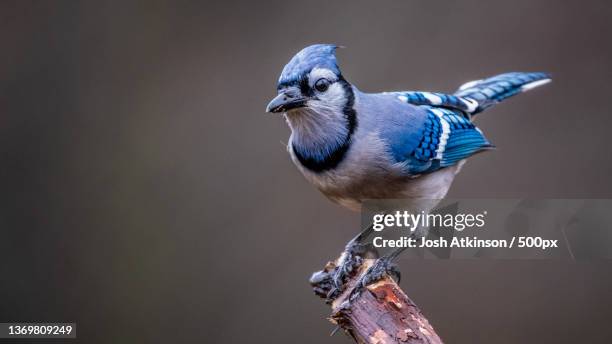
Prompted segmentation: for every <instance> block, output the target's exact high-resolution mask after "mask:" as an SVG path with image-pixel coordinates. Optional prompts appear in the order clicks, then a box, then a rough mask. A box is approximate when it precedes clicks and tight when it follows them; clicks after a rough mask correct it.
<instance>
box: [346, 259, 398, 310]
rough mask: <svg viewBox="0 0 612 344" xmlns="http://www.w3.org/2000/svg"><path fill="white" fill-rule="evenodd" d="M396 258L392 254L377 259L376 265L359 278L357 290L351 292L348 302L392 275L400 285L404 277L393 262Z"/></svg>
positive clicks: (356, 285)
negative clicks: (371, 285)
mask: <svg viewBox="0 0 612 344" xmlns="http://www.w3.org/2000/svg"><path fill="white" fill-rule="evenodd" d="M395 258H396V255H395V254H390V255H387V256H384V257H381V258H378V259H376V261H374V264H372V266H370V267H369V268H368V269H367V270H366V272H365V273H364V274H363V275H361V276H360V277H359V280H358V281H357V283H356V284H355V288H353V290H351V294H350V295H349V297H348V301H349V302H351V301H353V300H354V299H355V298H357V296H359V294H360V293H361V292H362V291H363V290H364V289H365V288H366V287H367V286H368V285H370V284H372V283H374V282H377V281H379V280H381V279H382V278H383V277H384V276H385V275H390V276H391V277H392V278H393V279H395V281H396V282H397V283H399V282H400V279H401V277H402V276H401V273H400V271H399V269H398V267H397V265H396V264H395V263H394V262H393V261H394V260H395Z"/></svg>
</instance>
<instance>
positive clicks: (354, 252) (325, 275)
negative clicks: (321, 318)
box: [310, 224, 374, 301]
mask: <svg viewBox="0 0 612 344" xmlns="http://www.w3.org/2000/svg"><path fill="white" fill-rule="evenodd" d="M373 230H374V227H373V224H371V225H370V226H368V227H367V228H366V229H364V230H363V231H362V232H361V233H359V234H358V235H357V236H355V237H354V238H353V239H351V240H350V241H349V242H348V244H346V247H345V248H344V251H343V252H342V255H341V256H340V258H339V259H338V262H337V264H336V265H335V266H334V268H333V269H331V271H327V270H323V271H318V272H315V273H314V274H313V275H312V277H310V284H311V285H312V287H313V289H314V291H315V293H316V294H317V295H319V296H322V297H325V298H326V299H327V301H332V300H333V299H335V298H336V297H337V296H338V294H340V292H341V291H342V290H343V287H344V284H345V282H346V280H347V279H348V278H349V277H350V275H351V274H353V273H355V272H356V271H357V270H358V269H359V267H360V266H361V264H362V263H363V257H364V256H365V255H366V253H368V252H369V251H371V247H370V245H368V244H365V243H364V242H363V241H364V240H365V239H366V238H367V237H368V236H369V235H370V234H371V233H372V231H373Z"/></svg>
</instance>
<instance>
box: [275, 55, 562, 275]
mask: <svg viewBox="0 0 612 344" xmlns="http://www.w3.org/2000/svg"><path fill="white" fill-rule="evenodd" d="M337 49H338V46H337V45H334V44H314V45H310V46H307V47H305V48H304V49H302V50H301V51H299V52H298V53H297V54H296V55H295V56H293V58H291V60H290V61H289V62H288V63H287V64H286V65H285V67H284V68H283V70H282V72H281V74H280V77H279V79H278V82H277V95H276V97H274V98H273V99H272V100H271V101H270V102H269V104H268V105H267V107H266V111H267V112H270V113H280V114H283V116H284V118H285V120H286V122H287V124H288V126H289V128H290V131H291V134H290V137H289V140H288V144H287V150H288V152H289V155H290V157H291V160H292V161H293V163H294V164H295V165H296V166H297V168H298V169H299V171H300V172H301V173H302V174H303V175H304V177H305V178H306V179H307V180H308V181H309V182H310V183H312V184H313V185H314V186H315V187H316V188H317V189H318V190H320V191H321V192H322V193H323V194H324V195H325V196H327V198H329V199H330V200H331V201H333V202H335V203H338V204H340V205H341V206H344V207H346V208H348V209H350V210H353V211H361V208H362V205H363V203H364V201H366V200H371V199H443V198H444V197H445V196H446V194H447V192H448V190H449V188H450V186H451V185H452V183H453V180H454V179H455V177H456V175H457V173H459V171H460V170H461V168H462V166H463V165H464V163H465V162H466V160H467V159H468V158H470V157H471V156H474V155H475V154H478V153H481V152H484V151H488V150H491V149H493V148H494V145H493V144H491V143H490V141H489V140H488V139H487V138H486V137H485V136H484V134H483V132H482V130H480V129H479V128H478V127H477V126H476V125H475V124H474V122H473V119H474V116H475V115H477V114H479V113H481V112H483V111H484V110H486V109H488V108H490V107H492V106H493V105H495V104H497V103H499V102H501V101H502V100H504V99H506V98H509V97H512V96H514V95H517V94H520V93H523V92H526V91H528V90H531V89H533V88H536V87H538V86H542V85H544V84H546V83H548V82H550V81H551V77H550V75H549V74H547V73H541V72H511V73H504V74H499V75H496V76H493V77H489V78H484V79H479V80H474V81H470V82H468V83H465V84H463V85H461V86H460V87H459V88H458V89H457V90H456V91H455V92H453V93H450V94H449V93H442V92H425V91H394V92H381V93H365V92H361V91H360V90H359V89H358V88H357V87H356V86H355V85H353V84H351V83H350V82H349V81H347V79H346V78H345V77H344V75H343V74H342V73H341V71H340V68H339V66H338V63H337V59H336V52H337ZM362 238H363V235H361V236H358V237H356V238H355V239H359V240H361V239H362ZM355 239H354V240H352V242H353V245H354V244H355V242H354V241H355ZM383 265H384V264H383ZM345 270H346V268H345ZM349 270H350V268H349ZM340 275H341V276H335V279H342V278H344V276H343V275H346V274H340ZM337 282H338V281H337Z"/></svg>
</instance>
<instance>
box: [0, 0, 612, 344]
mask: <svg viewBox="0 0 612 344" xmlns="http://www.w3.org/2000/svg"><path fill="white" fill-rule="evenodd" d="M611 16H612V4H611V3H610V2H609V1H604V0H601V1H594V0H592V1H591V0H589V1H585V0H582V1H575V0H572V1H563V2H560V1H553V0H548V1H529V0H517V1H460V2H440V1H437V2H431V1H376V2H374V1H371V2H367V1H358V2H355V1H292V2H290V1H269V2H265V3H263V2H258V1H250V2H249V1H244V2H234V1H224V2H219V3H216V4H214V3H210V2H204V1H193V2H186V1H178V2H171V1H168V2H163V1H148V2H140V3H132V2H130V3H128V2H112V1H109V2H105V1H97V2H93V1H92V2H89V1H82V2H81V1H25V0H23V1H2V2H1V3H0V47H1V53H0V80H1V83H0V141H1V142H0V151H1V165H2V167H1V168H0V176H1V179H0V180H1V182H0V183H1V184H0V186H1V189H0V190H2V196H1V207H0V226H1V229H2V232H1V233H2V236H1V239H0V252H1V253H0V273H1V276H2V283H1V285H0V321H2V322H8V321H74V322H77V323H78V337H79V339H78V340H77V341H78V342H83V343H109V342H110V343H145V342H148V343H155V342H158V343H159V342H169V343H187V342H189V343H192V342H206V343H237V342H248V343H264V342H265V343H349V342H350V341H349V340H348V339H347V338H346V337H344V336H343V335H341V334H338V335H336V336H335V337H328V334H329V332H330V331H331V329H332V326H331V325H330V324H329V323H328V322H327V321H326V320H325V317H326V316H327V315H328V311H329V310H328V308H327V307H326V306H325V305H324V304H323V303H322V302H321V301H320V300H319V299H317V298H316V297H315V296H314V295H313V294H312V293H311V291H310V289H309V286H308V284H307V283H306V280H307V277H308V276H309V274H310V273H311V271H313V270H315V269H318V268H320V267H321V266H322V265H323V264H324V263H325V261H326V260H327V259H328V258H331V257H333V256H335V255H336V254H337V253H338V252H339V250H340V248H341V247H343V245H344V243H345V241H346V240H347V239H348V238H350V237H351V236H352V235H354V233H356V232H357V231H358V227H359V216H358V215H357V214H352V213H350V212H348V211H346V210H344V209H342V208H340V207H338V206H336V205H334V204H332V203H330V202H329V201H327V200H326V199H324V197H323V196H321V195H320V194H319V193H318V192H317V191H316V190H315V189H314V188H313V187H311V186H310V185H308V184H307V182H306V181H305V180H304V179H303V177H302V176H301V175H300V174H299V173H298V171H297V170H296V169H295V167H294V166H293V165H292V163H291V162H290V160H289V158H288V155H287V153H286V151H285V148H284V147H283V145H284V142H286V140H287V137H288V129H287V128H286V125H285V123H284V121H283V120H282V119H281V118H278V117H276V116H272V115H269V114H265V113H264V108H265V105H266V104H267V101H268V100H269V99H270V98H271V97H272V96H273V95H274V94H275V82H276V80H277V77H278V75H279V73H280V71H281V69H282V67H283V66H284V64H285V63H286V62H288V60H289V59H290V58H291V56H292V55H293V54H294V53H295V52H297V51H298V50H299V49H301V48H302V47H304V46H306V45H308V44H311V43H316V42H325V43H337V44H342V45H344V46H346V47H347V49H343V50H341V51H340V52H339V61H340V64H341V68H342V69H343V72H344V74H345V76H346V77H347V79H348V80H349V81H351V82H353V83H355V84H356V85H357V86H358V87H359V88H360V89H362V90H363V91H383V90H408V89H420V90H437V91H452V90H454V89H455V88H456V87H457V86H458V85H460V84H461V83H463V82H466V81H469V80H472V79H475V78H481V77H485V76H489V75H492V74H495V73H501V72H507V71H548V72H551V73H552V75H553V77H554V82H553V83H552V84H551V85H548V86H546V87H545V88H542V89H538V90H536V91H534V92H532V93H529V94H527V95H522V96H519V97H517V98H513V99H512V100H509V101H507V102H505V103H504V104H503V105H500V106H498V107H496V108H495V109H491V110H489V111H487V113H485V114H484V115H483V116H482V117H481V118H480V120H479V126H480V127H481V128H482V129H483V130H484V131H485V133H486V134H487V137H488V138H489V139H490V140H491V141H492V142H493V143H494V144H496V145H497V147H498V150H497V151H494V152H491V153H488V154H482V155H478V156H477V157H475V158H473V159H472V160H471V162H470V163H469V164H467V165H466V167H464V169H463V172H462V174H461V176H460V177H459V178H458V179H457V180H456V182H455V184H454V187H453V189H452V191H451V193H450V196H452V197H501V198H510V197H533V198H535V197H546V198H554V197H559V198H561V197H580V198H606V197H610V196H611V195H612V182H610V180H609V176H610V174H611V172H612V156H611V153H610V148H609V147H610V144H609V141H608V139H609V135H608V134H609V131H610V129H609V128H610V126H611V125H612V117H611V111H610V106H611V105H610V95H611V94H612V86H611V83H610V82H611V77H612V73H611V72H612V68H611V64H610V61H611V60H612V47H611V45H610V42H611V39H612V26H611V25H610V18H611ZM611 267H612V264H611V263H610V262H603V261H600V262H588V263H572V262H559V261H415V260H404V261H403V262H402V270H403V272H404V276H405V277H404V280H403V282H402V285H403V287H404V289H405V290H406V291H407V293H408V294H409V295H410V296H411V297H412V298H413V299H414V300H415V301H416V302H417V304H419V305H420V306H421V307H422V309H423V310H424V312H425V314H426V315H427V316H428V317H429V319H430V321H431V322H432V324H433V325H434V327H435V328H436V329H437V330H438V332H439V334H440V335H441V336H442V338H444V339H446V342H448V343H485V342H486V343H490V342H494V343H519V342H539V343H553V342H554V343H573V342H578V341H580V342H590V343H609V342H610V341H611V340H612V327H610V325H609V323H610V321H612V307H611V306H612V296H611V295H610V288H612V274H610V268H611ZM37 342H42V341H37Z"/></svg>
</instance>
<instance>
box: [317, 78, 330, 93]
mask: <svg viewBox="0 0 612 344" xmlns="http://www.w3.org/2000/svg"><path fill="white" fill-rule="evenodd" d="M314 87H315V89H316V90H317V91H319V92H325V91H327V89H328V88H329V80H327V79H325V78H321V79H319V80H317V82H315V84H314Z"/></svg>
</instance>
